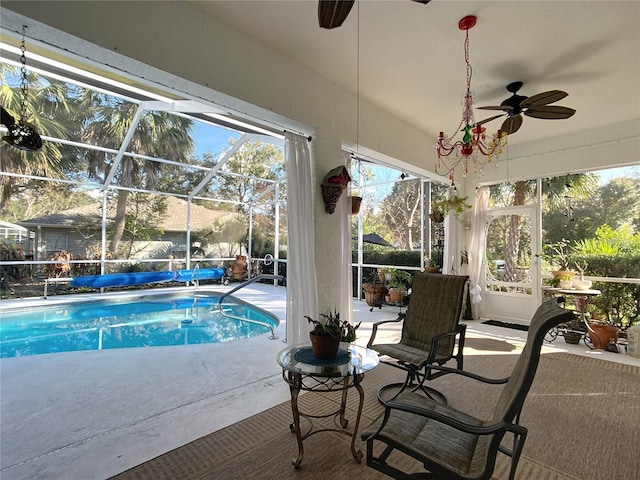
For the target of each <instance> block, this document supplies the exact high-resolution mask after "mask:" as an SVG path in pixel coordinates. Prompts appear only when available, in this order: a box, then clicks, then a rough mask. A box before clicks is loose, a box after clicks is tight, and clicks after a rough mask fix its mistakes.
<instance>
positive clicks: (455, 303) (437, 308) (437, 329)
mask: <svg viewBox="0 0 640 480" xmlns="http://www.w3.org/2000/svg"><path fill="white" fill-rule="evenodd" d="M468 279H469V277H467V276H466V275H440V274H433V273H422V272H421V273H417V274H416V275H415V276H414V277H413V284H412V287H411V297H410V300H409V305H408V307H407V311H406V313H405V314H400V315H399V316H398V318H396V319H393V320H383V321H381V322H377V323H375V324H374V325H373V330H372V333H371V338H370V339H369V342H368V343H367V347H368V348H371V349H373V350H375V351H376V352H378V353H379V354H380V355H386V356H387V357H390V359H388V360H387V359H385V358H382V359H381V360H380V362H381V363H386V364H388V365H391V366H393V367H397V368H401V369H403V370H406V372H407V376H406V378H405V380H404V383H391V384H388V385H384V386H383V387H381V388H380V390H378V399H379V400H380V401H381V402H382V403H385V402H386V401H388V400H390V399H393V398H395V397H396V396H397V395H399V394H400V393H401V392H403V391H405V389H407V388H408V387H409V388H411V389H412V390H414V391H418V390H420V391H422V392H423V393H426V394H427V395H429V396H433V395H435V396H437V397H438V399H439V400H440V401H441V402H443V403H446V399H445V398H444V396H442V395H441V394H439V392H437V391H435V390H433V389H430V388H428V387H427V386H426V385H424V382H425V380H431V379H433V378H437V377H439V376H441V375H444V374H445V373H446V372H442V371H433V370H432V369H431V368H430V367H431V365H433V364H437V365H444V364H445V363H447V362H448V361H449V360H451V359H455V360H456V362H457V363H456V366H457V368H458V369H460V370H462V367H463V356H462V354H463V348H464V336H465V330H466V325H464V324H461V323H460V318H461V316H462V313H463V307H464V305H465V301H466V295H467V286H468ZM398 322H403V323H402V337H401V339H400V342H398V343H377V344H376V343H375V339H376V335H377V334H378V329H379V328H380V327H381V326H383V325H389V324H397V323H398ZM381 332H382V330H381ZM389 392H391V393H389Z"/></svg>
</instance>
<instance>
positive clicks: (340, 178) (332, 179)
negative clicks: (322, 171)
mask: <svg viewBox="0 0 640 480" xmlns="http://www.w3.org/2000/svg"><path fill="white" fill-rule="evenodd" d="M350 181H351V177H350V176H349V172H347V169H346V168H345V167H343V166H340V167H336V168H334V169H332V170H331V171H329V173H327V174H326V175H325V177H324V180H323V182H322V184H321V185H320V189H321V190H322V200H323V201H324V211H325V212H327V213H329V214H332V213H333V212H335V211H336V205H337V204H338V200H340V196H341V195H342V192H343V191H344V190H345V189H346V188H347V184H348V183H349V182H350Z"/></svg>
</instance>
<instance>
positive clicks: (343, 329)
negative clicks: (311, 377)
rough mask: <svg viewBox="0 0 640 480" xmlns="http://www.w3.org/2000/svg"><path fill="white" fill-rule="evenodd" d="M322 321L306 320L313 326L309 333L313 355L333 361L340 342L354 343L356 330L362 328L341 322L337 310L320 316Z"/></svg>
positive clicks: (308, 318)
mask: <svg viewBox="0 0 640 480" xmlns="http://www.w3.org/2000/svg"><path fill="white" fill-rule="evenodd" d="M320 317H322V318H321V319H320V320H315V319H313V318H311V317H308V316H305V317H304V318H306V319H307V321H308V322H309V323H310V324H312V325H313V329H312V330H311V332H309V338H310V339H311V346H312V348H313V355H314V356H315V357H316V358H321V359H325V360H331V359H333V358H336V355H337V354H338V347H339V346H340V342H353V341H354V340H355V339H356V330H357V329H358V327H359V326H360V323H358V324H357V325H352V324H351V323H349V322H348V321H346V320H340V313H338V311H337V310H334V311H333V312H329V313H327V314H324V313H323V314H320Z"/></svg>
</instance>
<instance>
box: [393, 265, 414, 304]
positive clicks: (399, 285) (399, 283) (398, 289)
mask: <svg viewBox="0 0 640 480" xmlns="http://www.w3.org/2000/svg"><path fill="white" fill-rule="evenodd" d="M411 280H412V277H411V274H410V273H409V272H407V271H405V270H398V269H395V268H394V269H392V270H391V280H389V281H388V282H387V288H388V289H389V303H393V304H398V303H402V301H403V300H404V296H405V295H406V294H407V287H408V286H409V285H410V284H411Z"/></svg>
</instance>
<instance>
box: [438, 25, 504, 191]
mask: <svg viewBox="0 0 640 480" xmlns="http://www.w3.org/2000/svg"><path fill="white" fill-rule="evenodd" d="M476 20H477V18H476V17H475V16H474V15H468V16H466V17H464V18H463V19H461V20H460V21H459V22H458V28H459V29H460V30H464V31H465V33H466V38H465V41H464V60H465V63H466V66H467V90H466V91H465V93H464V96H463V97H462V119H461V120H460V124H459V125H458V128H457V129H456V131H455V133H454V134H453V135H451V136H448V135H445V133H444V132H440V134H439V135H438V139H437V141H436V146H435V148H436V154H437V156H438V161H437V163H436V167H435V170H436V173H437V174H438V175H443V176H447V177H449V179H450V180H451V181H453V176H454V173H455V171H456V169H459V170H461V171H462V176H463V177H466V176H467V173H468V172H469V167H470V165H471V166H472V168H473V170H474V172H475V173H477V174H483V173H484V166H485V165H486V164H487V163H489V162H491V161H492V160H494V159H495V158H497V157H498V155H499V154H500V153H501V152H502V149H503V147H504V146H505V145H506V144H507V134H506V133H505V132H503V131H501V130H498V131H497V132H496V133H494V134H493V135H492V136H491V137H488V136H487V134H486V129H485V128H484V127H483V126H482V125H481V124H478V123H476V121H475V118H474V116H473V95H472V93H471V76H472V73H473V70H472V68H471V63H470V62H469V30H470V29H471V28H473V27H474V25H475V24H476ZM458 132H462V134H463V135H462V139H460V140H455V137H456V135H457V134H458Z"/></svg>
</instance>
